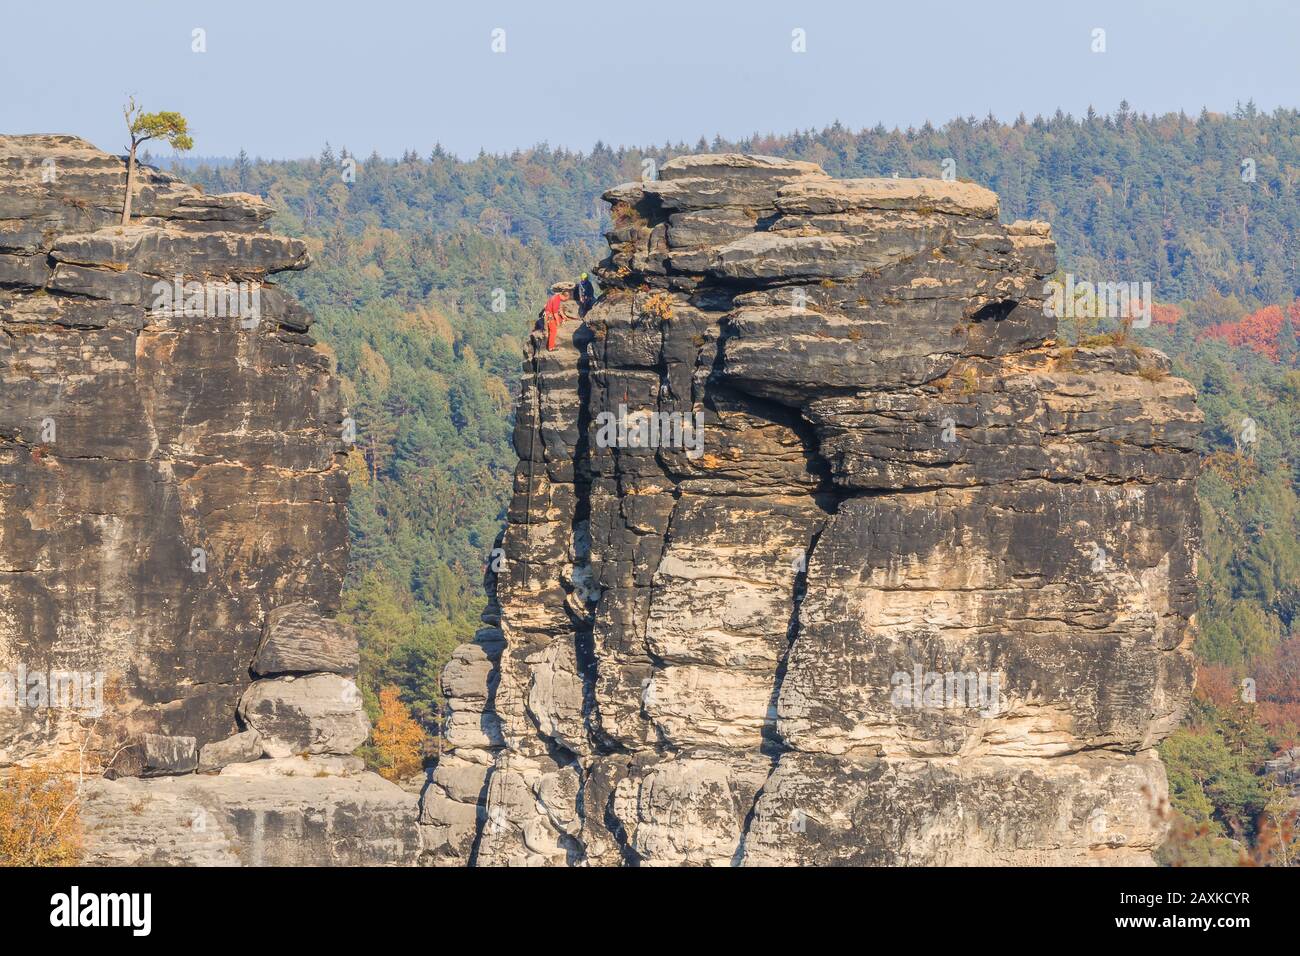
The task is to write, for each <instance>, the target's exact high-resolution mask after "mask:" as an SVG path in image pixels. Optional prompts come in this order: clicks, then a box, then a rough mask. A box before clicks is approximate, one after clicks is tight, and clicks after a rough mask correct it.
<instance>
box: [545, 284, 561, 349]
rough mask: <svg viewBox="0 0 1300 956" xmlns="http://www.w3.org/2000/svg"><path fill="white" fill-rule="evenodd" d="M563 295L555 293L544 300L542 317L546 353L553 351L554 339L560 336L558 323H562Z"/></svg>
mask: <svg viewBox="0 0 1300 956" xmlns="http://www.w3.org/2000/svg"><path fill="white" fill-rule="evenodd" d="M563 308H564V293H563V292H557V293H555V295H553V296H551V297H550V298H549V299H547V300H546V308H545V309H543V310H542V315H543V316H544V317H545V319H546V351H548V352H554V351H555V337H556V336H557V335H559V334H560V323H561V322H563V321H564V313H563V312H562V311H561V310H562V309H563Z"/></svg>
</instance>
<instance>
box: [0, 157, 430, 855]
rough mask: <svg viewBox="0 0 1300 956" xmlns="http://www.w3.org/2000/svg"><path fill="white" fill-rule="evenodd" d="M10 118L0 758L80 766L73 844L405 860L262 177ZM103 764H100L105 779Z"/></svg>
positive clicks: (332, 437)
mask: <svg viewBox="0 0 1300 956" xmlns="http://www.w3.org/2000/svg"><path fill="white" fill-rule="evenodd" d="M125 179H126V176H125V164H124V163H123V161H122V160H121V158H119V157H115V156H110V155H108V154H105V153H103V152H100V151H99V150H97V149H95V148H94V147H93V146H91V145H90V144H89V143H86V142H85V141H83V140H80V139H77V138H75V137H70V136H0V331H2V332H3V335H0V698H4V699H2V700H0V772H3V768H4V767H6V766H9V765H13V764H19V763H21V764H44V765H47V766H53V767H60V766H64V767H66V766H67V764H68V761H69V760H71V761H72V762H73V765H74V767H75V768H76V769H77V770H79V771H81V770H89V771H90V772H91V779H90V781H89V782H88V783H87V784H86V786H87V787H88V791H87V792H86V793H85V794H84V796H83V799H82V800H81V801H80V807H81V813H82V816H83V817H84V819H85V822H86V826H87V841H86V845H87V851H88V861H89V862H100V863H127V864H139V863H150V864H175V863H209V864H213V863H216V864H233V863H244V864H258V863H292V864H313V863H353V864H359V863H401V862H411V861H413V860H414V859H415V857H416V855H417V852H418V831H417V830H416V826H415V810H416V798H415V797H413V796H411V795H410V794H407V793H405V792H403V791H402V790H400V789H399V788H398V787H396V786H394V785H392V784H389V783H387V782H386V781H384V780H382V779H381V778H379V777H377V776H375V775H374V774H369V773H364V772H363V771H362V767H361V761H360V758H357V757H354V756H351V752H352V751H353V750H354V749H355V748H356V747H357V746H358V745H359V744H361V743H362V742H363V741H364V740H365V738H366V736H367V734H368V732H369V725H368V722H367V720H366V716H365V713H364V711H363V709H362V707H361V699H360V695H359V694H358V693H357V691H356V687H355V685H354V684H353V682H352V680H351V678H352V677H353V676H355V671H356V666H357V647H356V639H355V635H354V634H352V632H351V631H350V629H348V628H346V627H344V626H343V625H341V624H339V623H338V622H337V621H335V620H334V618H333V615H334V614H335V612H336V611H337V610H338V605H339V594H340V590H341V587H342V582H343V574H344V571H345V568H346V564H347V521H346V512H345V509H346V504H347V496H348V485H347V477H346V472H345V470H344V467H343V456H344V455H345V453H346V449H345V440H346V429H345V426H344V421H343V414H342V411H341V409H340V407H339V402H338V397H337V389H336V382H335V378H334V376H333V375H332V374H331V371H330V367H329V360H328V357H327V355H326V354H324V353H323V352H322V351H321V350H320V349H318V348H317V347H316V346H315V343H314V341H313V340H312V338H311V337H310V335H309V334H308V327H309V325H310V324H311V316H310V315H308V314H307V313H306V312H305V311H304V310H303V309H302V307H301V306H299V305H297V303H296V302H295V300H293V299H292V298H291V297H289V296H287V295H285V294H284V293H283V292H281V291H280V290H279V289H278V288H276V287H275V286H274V285H273V284H271V283H269V282H268V281H267V277H268V276H270V275H272V274H274V273H277V272H283V271H285V270H295V269H304V268H306V267H307V265H308V263H309V257H308V254H307V249H306V247H305V245H304V243H303V242H302V241H301V240H298V239H291V238H288V237H285V236H277V235H275V234H273V233H271V232H270V231H269V230H268V229H266V227H265V226H264V221H265V220H266V219H267V218H268V217H269V216H270V214H271V210H270V208H269V207H268V206H267V205H266V204H265V203H263V202H262V201H261V200H260V199H258V198H257V197H254V196H248V195H243V194H235V195H228V196H205V195H203V194H201V193H200V192H198V191H197V190H195V189H193V188H192V187H190V186H187V185H185V184H184V183H182V182H181V181H179V180H177V179H175V178H174V177H170V176H166V175H163V174H161V173H159V172H157V171H156V170H151V169H149V168H147V167H146V168H143V169H142V170H140V175H139V177H138V182H139V186H138V191H137V193H136V195H135V198H134V206H133V212H134V217H133V218H132V220H131V222H130V224H128V225H126V226H121V225H119V224H118V223H119V218H120V213H121V208H122V200H123V196H124V188H125ZM101 774H102V776H100V775H101Z"/></svg>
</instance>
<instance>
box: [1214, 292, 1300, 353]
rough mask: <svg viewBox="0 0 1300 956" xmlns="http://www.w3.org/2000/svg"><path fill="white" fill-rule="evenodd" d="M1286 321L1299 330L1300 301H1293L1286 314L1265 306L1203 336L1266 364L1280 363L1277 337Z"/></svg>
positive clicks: (1278, 308) (1220, 324)
mask: <svg viewBox="0 0 1300 956" xmlns="http://www.w3.org/2000/svg"><path fill="white" fill-rule="evenodd" d="M1287 318H1290V319H1291V326H1292V328H1293V329H1294V328H1296V327H1298V326H1300V299H1296V300H1295V301H1293V302H1292V303H1291V304H1290V305H1288V306H1287V307H1286V309H1285V310H1284V309H1283V308H1282V306H1280V305H1266V306H1264V308H1262V309H1259V310H1257V311H1255V312H1252V313H1250V314H1249V315H1247V316H1243V317H1242V318H1240V319H1238V320H1237V321H1236V322H1220V323H1219V324H1218V325H1212V326H1210V327H1209V328H1208V329H1206V330H1205V332H1204V335H1205V336H1206V337H1207V338H1212V339H1219V340H1220V341H1222V342H1226V343H1228V344H1229V345H1234V346H1238V347H1244V348H1248V349H1250V350H1251V351H1253V352H1257V353H1258V354H1260V355H1263V356H1264V357H1265V358H1267V359H1268V360H1269V361H1271V362H1276V361H1278V360H1279V353H1278V337H1279V336H1280V335H1281V332H1282V325H1283V323H1284V322H1285V321H1286V319H1287Z"/></svg>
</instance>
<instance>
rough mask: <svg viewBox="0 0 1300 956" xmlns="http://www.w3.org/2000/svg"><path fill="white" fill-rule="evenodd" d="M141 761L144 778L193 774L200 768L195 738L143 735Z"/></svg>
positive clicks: (141, 771)
mask: <svg viewBox="0 0 1300 956" xmlns="http://www.w3.org/2000/svg"><path fill="white" fill-rule="evenodd" d="M140 759H141V767H140V776H142V777H162V776H168V775H172V774H180V773H193V772H194V771H195V770H196V769H198V766H199V751H198V744H197V741H196V740H195V739H194V738H193V737H168V736H165V735H163V734H142V735H141V736H140Z"/></svg>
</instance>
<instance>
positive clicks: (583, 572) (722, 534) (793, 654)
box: [423, 154, 1201, 866]
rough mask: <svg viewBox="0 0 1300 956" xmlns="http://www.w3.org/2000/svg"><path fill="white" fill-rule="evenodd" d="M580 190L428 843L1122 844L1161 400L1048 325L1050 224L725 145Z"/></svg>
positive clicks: (1164, 399) (1158, 385)
mask: <svg viewBox="0 0 1300 956" xmlns="http://www.w3.org/2000/svg"><path fill="white" fill-rule="evenodd" d="M605 198H606V199H607V200H608V201H609V202H610V203H611V204H612V207H613V219H614V227H613V229H612V230H611V231H610V233H609V234H608V239H609V243H610V249H611V253H610V256H609V258H608V259H606V260H605V261H604V262H603V263H601V265H600V266H599V267H597V268H596V270H595V273H596V275H597V277H598V279H599V280H600V283H601V287H602V295H601V298H600V300H599V301H598V302H597V303H596V305H595V307H594V308H593V309H592V310H591V311H590V312H589V314H588V315H587V316H586V319H585V323H579V322H566V323H565V325H564V327H563V329H562V331H561V334H560V341H559V345H558V347H557V349H556V350H555V351H553V352H548V351H547V350H546V349H545V344H544V341H543V339H542V337H541V336H540V335H539V334H534V335H533V336H532V337H531V339H530V341H529V343H528V345H527V355H526V362H527V363H528V364H529V365H530V367H531V369H532V372H531V374H527V375H526V376H525V381H524V384H523V392H522V393H521V398H520V403H519V405H518V406H517V408H518V413H517V422H516V431H515V449H516V451H517V453H518V454H519V455H520V462H521V463H520V466H519V470H518V471H517V472H516V480H515V493H514V496H513V498H512V501H511V504H510V508H509V514H508V520H507V525H506V529H505V531H504V534H503V537H502V539H501V540H502V547H503V548H504V550H505V552H506V555H507V558H508V562H509V565H508V567H509V570H508V571H506V572H504V573H503V574H500V575H497V576H495V577H492V576H489V581H488V584H489V594H490V599H489V612H488V613H487V614H485V623H486V624H487V627H486V629H485V631H481V632H480V634H479V636H476V638H475V640H474V641H473V642H471V643H470V644H467V645H464V646H463V647H462V648H461V649H459V650H458V651H457V652H456V658H455V659H454V660H453V662H452V664H451V665H450V666H449V667H448V669H447V673H446V674H445V675H444V682H445V683H446V685H447V698H448V702H449V709H450V714H449V719H448V723H447V728H448V729H447V740H446V744H447V752H446V755H445V756H444V757H443V758H442V761H441V762H440V764H439V766H438V768H437V769H436V770H435V772H434V775H433V782H432V783H431V785H430V788H429V790H427V791H426V795H425V803H424V817H423V822H424V824H425V829H426V831H428V832H429V833H436V834H441V837H439V839H429V838H427V839H426V847H428V848H429V850H428V852H429V855H430V859H431V860H432V862H438V863H465V862H467V861H470V859H471V850H472V848H473V847H474V846H477V850H474V851H473V853H472V862H474V863H477V864H481V865H499V864H520V863H522V864H541V865H592V866H613V865H644V866H662V865H682V864H688V865H735V864H742V865H744V864H845V863H847V864H885V865H888V864H893V865H933V864H1023V865H1053V864H1079V863H1140V862H1149V861H1150V853H1151V850H1152V849H1153V847H1155V846H1156V845H1158V843H1159V841H1160V839H1161V838H1162V835H1163V824H1162V823H1161V822H1160V821H1159V820H1158V819H1157V818H1156V815H1155V813H1154V809H1155V805H1156V804H1157V802H1158V801H1159V799H1160V798H1161V797H1162V796H1163V794H1164V792H1165V779H1164V771H1163V768H1162V767H1161V765H1160V762H1159V760H1158V758H1157V756H1156V754H1155V751H1154V749H1153V747H1154V745H1155V744H1156V743H1157V742H1158V741H1159V740H1160V739H1161V738H1162V737H1163V736H1164V735H1166V734H1168V733H1169V732H1170V730H1171V729H1172V728H1173V727H1174V726H1175V724H1176V723H1177V721H1178V719H1179V718H1180V715H1181V713H1182V710H1183V708H1184V707H1185V705H1186V701H1187V698H1188V696H1189V693H1190V687H1191V680H1192V678H1191V659H1190V652H1189V647H1190V642H1191V630H1192V620H1193V614H1194V611H1195V593H1196V592H1195V579H1194V572H1193V556H1194V554H1195V549H1196V545H1197V541H1198V535H1199V529H1198V526H1197V509H1196V505H1195V498H1194V487H1193V484H1194V480H1195V476H1196V470H1197V467H1198V465H1197V461H1198V460H1197V455H1196V439H1197V435H1198V432H1199V427H1200V422H1201V416H1200V413H1199V412H1198V411H1197V409H1196V407H1195V404H1194V394H1193V391H1192V389H1191V388H1190V386H1188V385H1187V383H1185V382H1182V381H1180V380H1177V379H1173V378H1170V377H1168V376H1167V375H1165V374H1163V373H1165V372H1167V370H1168V366H1169V363H1168V360H1167V359H1166V358H1165V357H1164V356H1163V355H1160V354H1159V353H1157V352H1151V351H1146V350H1142V349H1138V348H1136V347H1130V346H1124V345H1120V346H1107V347H1101V348H1078V349H1071V350H1064V349H1061V348H1060V347H1059V346H1058V345H1057V343H1056V339H1055V337H1056V324H1055V320H1053V319H1052V318H1050V317H1048V316H1047V315H1046V314H1045V312H1044V309H1043V307H1042V301H1041V294H1042V293H1041V290H1042V282H1043V279H1044V278H1045V277H1046V276H1048V275H1050V274H1051V273H1052V272H1053V271H1054V269H1055V248H1054V245H1053V243H1052V240H1051V235H1050V229H1049V227H1048V225H1047V224H1045V223H1035V222H1017V223H1012V224H1010V225H1002V224H1000V223H999V221H998V209H997V197H996V196H994V194H993V193H991V192H989V191H988V190H985V189H982V188H980V187H978V186H975V185H971V184H967V183H958V182H944V181H938V180H835V179H832V178H831V177H828V176H827V175H826V174H825V173H824V172H822V170H820V169H819V168H818V167H816V166H814V165H812V164H809V163H799V162H792V161H788V160H782V159H775V158H771V157H762V156H741V155H732V154H728V155H717V156H690V157H681V158H678V159H675V160H672V161H671V162H668V163H666V164H664V166H663V168H662V171H661V178H660V179H659V180H657V181H653V182H641V183H631V184H627V185H624V186H619V187H617V188H615V189H612V190H610V191H609V192H608V193H606V197H605ZM1152 370H1155V371H1157V372H1158V373H1160V374H1150V373H1151V371H1152ZM697 421H699V422H700V423H701V426H702V428H701V431H700V432H696V431H695V430H694V429H693V427H692V426H693V425H694V424H695V422H697ZM696 437H702V442H700V443H698V444H697V443H696V442H695V439H696ZM534 443H536V445H537V446H539V447H540V448H541V452H540V453H535V452H534V451H532V450H530V449H531V448H532V445H533V444H534ZM530 470H535V471H536V472H537V477H536V480H535V481H529V479H528V477H527V475H528V473H529V471H530ZM584 526H585V531H584ZM525 528H527V529H528V530H527V533H526V534H525V533H524V529H525ZM801 556H802V557H801ZM580 580H581V582H582V583H581V586H579V581H580ZM578 592H585V594H586V596H587V597H597V598H598V600H596V601H595V602H594V607H593V606H592V604H593V602H592V601H590V600H575V595H576V594H577V593H578ZM497 614H499V617H500V622H499V627H498V626H497V624H496V622H495V616H496V615H497ZM588 624H589V627H588ZM494 681H495V682H497V686H496V690H495V691H493V690H492V687H493V682H494ZM485 781H486V787H485V786H484V783H485ZM431 797H432V799H431ZM439 840H440V841H441V842H439ZM476 841H477V842H476Z"/></svg>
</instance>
